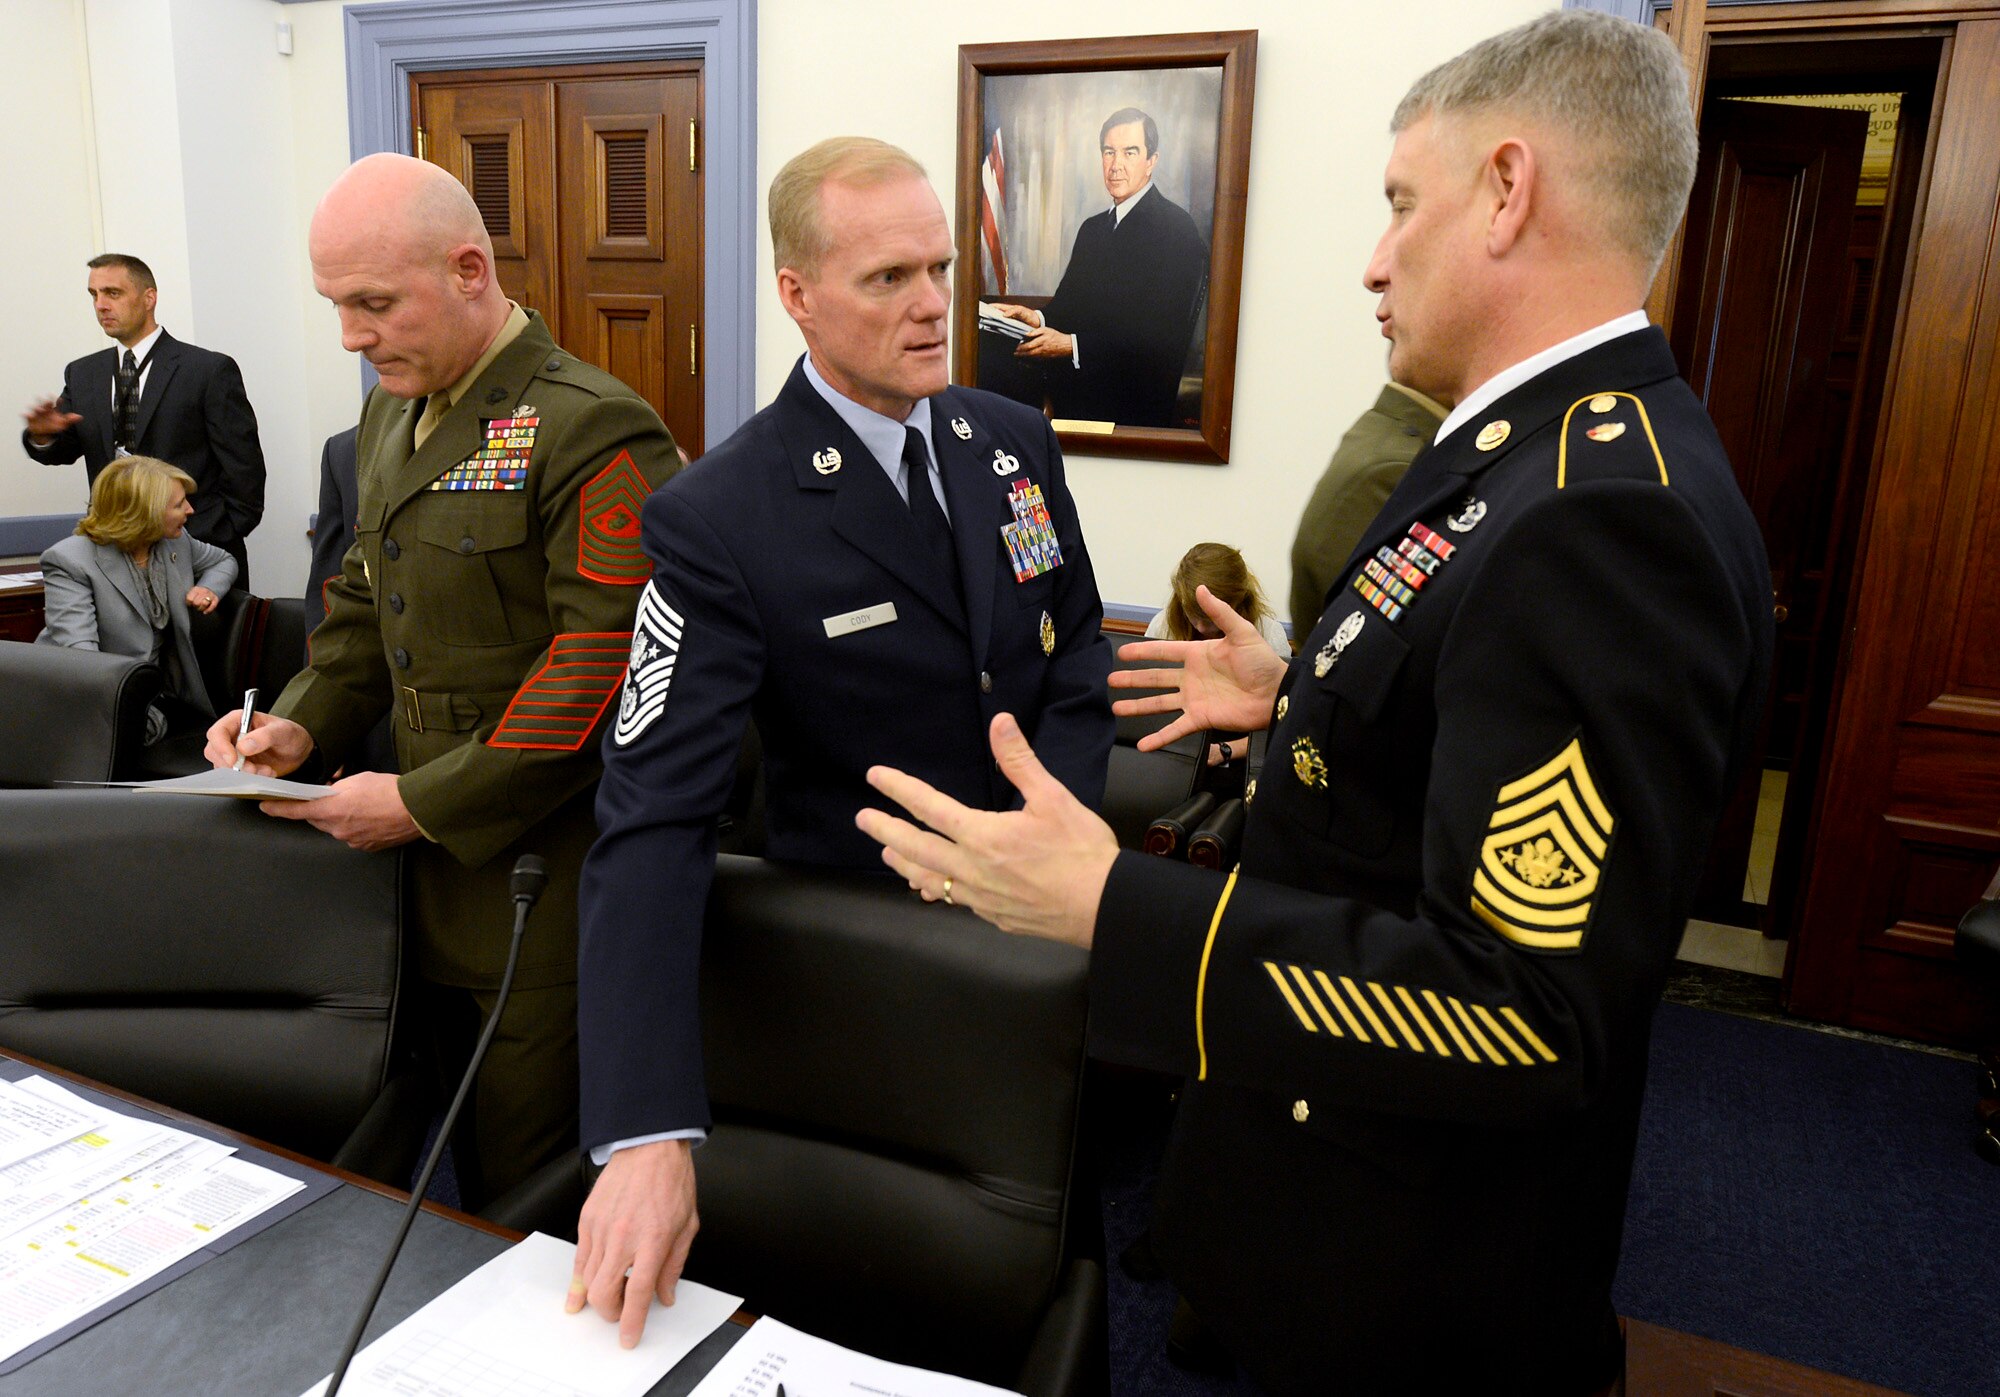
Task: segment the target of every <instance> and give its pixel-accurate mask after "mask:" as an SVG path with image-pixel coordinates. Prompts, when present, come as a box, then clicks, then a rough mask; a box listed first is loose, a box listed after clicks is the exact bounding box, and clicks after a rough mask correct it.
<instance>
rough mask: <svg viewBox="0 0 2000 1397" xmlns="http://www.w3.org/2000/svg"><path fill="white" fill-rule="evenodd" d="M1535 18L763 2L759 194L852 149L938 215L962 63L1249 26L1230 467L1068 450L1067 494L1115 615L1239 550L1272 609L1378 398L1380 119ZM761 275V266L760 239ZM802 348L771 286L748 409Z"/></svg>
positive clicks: (1424, 11)
mask: <svg viewBox="0 0 2000 1397" xmlns="http://www.w3.org/2000/svg"><path fill="white" fill-rule="evenodd" d="M1548 8H1550V5H1549V4H1548V3H1547V2H1546V0H1453V3H1450V4H1443V3H1438V2H1437V0H1431V3H1416V4H1382V3H1380V0H1261V2H1260V0H1097V3H1093V4H1088V5H1083V4H1078V3H1076V0H1012V3H1009V4H1006V5H995V6H983V5H982V6H975V5H957V4H937V5H912V4H904V3H896V2H895V0H877V2H876V3H869V4H862V3H847V4H827V3H824V0H762V3H761V5H760V6H759V10H758V15H759V18H758V47H759V58H760V71H759V73H758V79H757V92H758V108H759V110H758V133H757V146H758V165H759V169H758V186H759V188H760V189H761V188H763V187H764V186H765V185H767V184H768V183H769V181H770V178H771V176H772V175H773V174H775V173H776V172H777V170H778V167H779V166H780V165H782V164H783V163H784V161H785V160H786V159H787V158H789V157H790V156H792V155H794V154H796V153H797V152H799V151H800V150H803V149H804V148H805V147H806V146H808V145H811V144H812V143H813V142H814V141H817V140H820V139H822V138H824V137H827V136H832V135H839V134H842V133H845V132H853V133H859V134H864V135H870V136H879V137H881V138H882V139H884V140H888V141H893V142H895V143H896V144H897V145H900V146H902V147H904V148H905V149H907V150H908V151H909V152H910V153H911V154H913V155H915V156H916V157H917V158H918V159H919V160H921V161H923V163H924V164H925V166H926V167H927V168H928V169H929V170H930V172H931V179H932V181H933V182H934V183H935V184H936V185H937V186H938V189H939V191H940V193H941V194H943V196H944V202H945V207H946V209H947V210H949V209H950V208H951V204H952V197H951V189H952V185H953V181H954V180H955V178H956V150H957V145H956V142H957V109H958V108H957V104H958V78H957V60H958V45H960V44H974V43H995V42H1001V41H1009V40H1025V39H1067V38H1087V37H1094V36H1099V35H1116V34H1166V33H1181V32H1190V31H1207V30H1217V29H1255V30H1257V31H1258V35H1257V91H1256V98H1255V103H1254V109H1255V110H1254V120H1253V123H1252V127H1253V129H1252V144H1251V152H1250V197H1249V216H1248V221H1247V224H1246V226H1245V229H1244V249H1243V302H1242V318H1241V320H1240V321H1239V326H1238V328H1239V333H1238V337H1237V351H1236V420H1235V429H1234V442H1233V445H1232V449H1231V451H1230V463H1229V464H1228V465H1227V466H1220V467H1218V466H1202V465H1188V464H1180V463H1164V462H1151V461H1134V460H1129V459H1114V458H1109V457H1097V458H1091V457H1085V456H1083V455H1080V454H1079V455H1078V456H1076V457H1074V458H1072V460H1071V464H1070V468H1069V480H1070V489H1071V491H1072V493H1073V494H1074V495H1075V496H1076V503H1077V508H1078V510H1079V511H1080V512H1081V514H1082V516H1083V527H1084V537H1085V538H1086V540H1087V541H1088V542H1089V544H1090V551H1091V555H1092V557H1093V559H1094V560H1095V562H1096V566H1097V576H1098V584H1099V588H1100V590H1101V591H1102V592H1103V595H1104V598H1105V600H1106V601H1107V602H1123V603H1128V604H1133V603H1137V604H1147V605H1159V604H1163V603H1164V602H1165V600H1166V596H1167V577H1168V574H1169V573H1170V572H1171V571H1172V569H1173V565H1174V563H1175V562H1176V561H1178V560H1179V558H1180V555H1181V554H1182V553H1183V552H1184V551H1186V549H1187V547H1188V545H1190V544H1193V543H1198V542H1200V541H1202V540H1203V539H1215V540H1218V541H1220V542H1224V543H1231V544H1234V545H1236V546H1237V547H1239V548H1241V549H1242V550H1243V552H1244V554H1245V556H1246V557H1247V558H1248V559H1249V561H1250V566H1251V568H1252V570H1253V571H1255V572H1256V574H1257V575H1258V577H1259V579H1260V580H1261V581H1262V582H1263V583H1264V590H1265V592H1266V593H1267V594H1268V595H1269V596H1270V598H1271V600H1272V602H1273V604H1274V605H1276V606H1278V607H1279V608H1280V610H1281V611H1282V609H1283V608H1284V603H1285V596H1286V594H1287V592H1288V591H1289V589H1290V586H1291V562H1290V554H1291V542H1292V534H1293V531H1294V529H1295V528H1296V527H1297V524H1298V518H1299V512H1300V510H1301V509H1302V508H1303V507H1304V505H1305V500H1306V496H1307V494H1308V493H1309V492H1310V491H1311V489H1312V485H1313V482H1314V481H1316V480H1317V479H1318V478H1319V474H1320V472H1321V471H1322V470H1323V469H1324V468H1325V466H1326V460H1327V456H1328V455H1329V454H1330V453H1331V452H1332V450H1333V446H1334V443H1335V442H1336V441H1338V440H1339V438H1340V434H1341V433H1342V432H1343V431H1345V430H1346V429H1347V426H1348V424H1349V423H1351V422H1352V421H1353V420H1354V418H1355V417H1356V416H1358V415H1359V414H1360V413H1361V412H1362V411H1364V410H1365V409H1366V408H1367V407H1368V405H1369V404H1370V403H1371V402H1373V401H1374V399H1375V395H1376V393H1377V392H1378V391H1380V388H1381V385H1382V377H1383V353H1384V348H1385V345H1384V342H1383V340H1382V339H1381V338H1380V336H1379V334H1378V333H1377V328H1376V324H1375V319H1374V315H1373V310H1374V298H1373V297H1372V296H1370V295H1369V294H1368V293H1367V292H1366V291H1365V290H1364V289H1363V288H1362V286H1361V270H1362V267H1363V266H1364V265H1365V264H1366V262H1367V260H1368V254H1369V252H1370V250H1371V249H1372V248H1373V247H1374V245H1375V239H1376V238H1377V236H1379V234H1380V233H1381V230H1382V227H1383V224H1384V223H1385V221H1386V219H1387V211H1388V210H1387V205H1386V204H1385V203H1384V202H1383V199H1382V164H1383V161H1384V160H1385V159H1386V158H1387V156H1388V152H1389V137H1388V134H1387V133H1388V122H1389V113H1390V111H1391V109H1393V108H1394V106H1395V104H1396V100H1397V99H1398V98H1399V97H1401V96H1402V94H1403V92H1404V90H1405V89H1406V88H1407V87H1408V86H1409V85H1410V83H1411V81H1412V80H1414V79H1415V78H1416V77H1417V76H1418V75H1419V74H1420V73H1422V72H1423V71H1424V70H1425V69H1427V68H1429V67H1431V66H1432V65H1434V64H1437V63H1440V62H1442V61H1444V60H1445V59H1447V58H1449V57H1451V55H1452V54H1454V53H1456V52H1458V51H1459V50H1460V49H1462V48H1464V47H1466V46H1467V45H1468V44H1470V43H1472V42H1473V41H1475V40H1477V39H1480V38H1484V37H1485V36H1486V35H1488V34H1492V33H1496V32H1498V31H1499V30H1501V29H1505V28H1507V27H1509V26H1510V25H1514V24H1519V23H1521V22H1522V21H1524V20H1526V19H1529V18H1531V17H1532V16H1534V15H1535V14H1538V13H1540V12H1541V11H1543V10H1545V9H1548ZM758 259H759V265H760V266H769V265H770V238H769V234H768V232H760V237H759V248H758ZM799 349H800V341H799V337H798V332H797V331H796V330H795V329H794V328H793V327H792V324H791V322H790V321H789V320H787V319H786V318H785V314H784V312H783V311H782V310H781V309H780V308H779V306H778V304H777V301H776V298H775V297H774V296H773V295H771V294H770V293H769V291H768V290H767V291H766V292H765V294H763V295H762V296H760V297H759V301H758V307H757V391H758V401H760V402H762V401H765V400H767V399H769V398H770V397H771V395H772V394H774V393H775V392H776V391H777V390H778V388H779V387H780V385H781V384H782V383H783V382H784V377H785V375H786V374H787V373H789V372H790V370H791V365H792V361H793V359H794V358H795V357H796V355H797V354H798V352H799Z"/></svg>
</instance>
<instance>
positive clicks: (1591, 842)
mask: <svg viewBox="0 0 2000 1397" xmlns="http://www.w3.org/2000/svg"><path fill="white" fill-rule="evenodd" d="M1616 828H1617V820H1616V819H1615V818H1614V817H1613V815H1612V813H1611V809H1610V807H1609V806H1607V805H1606V804H1605V803H1604V799H1603V797H1602V796H1600V795H1599V794H1598V793H1597V782H1596V781H1595V780H1594V779H1592V777H1591V774H1590V766H1589V764H1588V763H1587V762H1586V761H1585V760H1584V755H1583V740H1582V739H1581V738H1571V739H1570V741H1569V744H1568V745H1567V746H1565V747H1564V748H1563V749H1562V750H1561V751H1560V752H1558V753H1556V755H1555V756H1553V757H1551V758H1549V759H1548V760H1547V761H1545V762H1543V763H1542V764H1541V765H1540V766H1537V767H1536V768H1535V769H1534V770H1533V771H1530V772H1528V773H1527V774H1526V775H1525V776H1522V777H1520V778H1519V779H1517V780H1513V781H1509V782H1507V783H1506V784H1505V785H1503V786H1501V787H1500V790H1499V792H1498V793H1497V795H1496V796H1495V798H1494V803H1493V813H1492V814H1491V815H1490V816H1489V817H1488V818H1487V822H1486V838H1485V840H1484V842H1483V843H1482V844H1481V845H1480V850H1479V862H1478V865H1477V866H1476V867H1475V868H1474V869H1473V870H1472V895H1471V902H1472V911H1473V914H1474V915H1475V916H1477V917H1478V918H1479V919H1480V920H1481V921H1482V922H1485V923H1486V925H1488V926H1490V927H1492V928H1493V930H1494V931H1496V932H1498V933H1499V934H1500V935H1501V936H1503V937H1505V938H1506V939H1507V940H1509V941H1512V942H1513V943H1514V944H1515V945H1517V946H1523V947H1526V948H1527V949H1529V950H1535V951H1577V950H1581V949H1582V948H1583V936H1584V933H1585V932H1586V931H1588V930H1589V929H1590V917H1591V911H1592V909H1593V908H1594V907H1595V906H1596V899H1597V882H1598V877H1599V875H1600V874H1601V872H1602V871H1603V867H1604V859H1605V855H1606V853H1607V851H1608V850H1609V849H1610V847H1611V835H1612V832H1613V831H1614V830H1615V829H1616Z"/></svg>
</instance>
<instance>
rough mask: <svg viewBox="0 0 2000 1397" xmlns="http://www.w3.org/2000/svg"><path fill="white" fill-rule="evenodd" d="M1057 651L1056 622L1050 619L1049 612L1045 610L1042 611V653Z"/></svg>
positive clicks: (1049, 653) (1051, 653)
mask: <svg viewBox="0 0 2000 1397" xmlns="http://www.w3.org/2000/svg"><path fill="white" fill-rule="evenodd" d="M1055 652H1056V623H1055V622H1054V621H1052V620H1050V619H1049V613H1048V612H1046V611H1044V612H1043V613H1042V653H1043V654H1044V655H1053V654H1055Z"/></svg>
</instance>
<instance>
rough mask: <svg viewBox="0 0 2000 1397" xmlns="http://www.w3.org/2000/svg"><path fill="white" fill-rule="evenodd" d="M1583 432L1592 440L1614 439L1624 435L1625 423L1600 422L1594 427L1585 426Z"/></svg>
mask: <svg viewBox="0 0 2000 1397" xmlns="http://www.w3.org/2000/svg"><path fill="white" fill-rule="evenodd" d="M1583 434H1584V435H1585V436H1587V437H1589V438H1590V439H1591V440H1592V441H1616V440H1618V438H1620V437H1622V436H1624V435H1625V424H1624V423H1623V422H1600V423H1598V424H1597V425H1596V426H1595V427H1587V428H1585V429H1584V433H1583Z"/></svg>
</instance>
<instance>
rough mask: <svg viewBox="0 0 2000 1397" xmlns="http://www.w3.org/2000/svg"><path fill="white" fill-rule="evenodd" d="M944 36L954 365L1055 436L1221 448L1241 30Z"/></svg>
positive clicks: (1235, 253) (1248, 37) (1244, 123)
mask: <svg viewBox="0 0 2000 1397" xmlns="http://www.w3.org/2000/svg"><path fill="white" fill-rule="evenodd" d="M958 55H959V61H958V69H959V87H958V192H957V193H958V197H957V227H958V269H959V270H958V275H957V277H956V286H957V292H956V297H955V301H954V305H953V317H952V330H953V365H952V367H953V377H954V378H955V379H956V380H957V381H958V382H960V383H962V384H968V385H971V386H973V387H978V388H984V389H987V390H988V391H991V392H996V393H1001V394H1004V395H1006V396H1007V397H1010V398H1014V399H1016V400H1018V401H1020V402H1024V403H1028V404H1030V405H1032V406H1034V407H1037V408H1040V409H1042V410H1043V411H1044V412H1046V413H1048V415H1049V416H1050V418H1051V419H1053V423H1054V426H1055V429H1056V433H1057V436H1058V437H1059V439H1060V440H1061V441H1062V444H1063V447H1064V449H1065V450H1075V451H1083V452H1090V453H1098V454H1109V455H1125V456H1151V457H1165V458H1168V459H1175V460H1188V461H1208V462H1216V463H1222V462H1226V461H1228V459H1229V433H1230V419H1231V414H1232V409H1233V404H1234V399H1235V379H1236V315H1237V304H1238V296H1239V289H1240V283H1241V278H1242V270H1243V215H1244V201H1245V191H1246V189H1247V188H1248V182H1249V174H1250V103H1251V94H1252V91H1253V88H1254V86H1255V75H1256V61H1257V34H1256V31H1255V30H1239V31H1235V32H1232V33H1220V34H1155V35H1148V36H1144V37H1139V38H1121V39H1073V40H1057V41H1053V42H1044V43H1020V44H969V45H965V46H963V47H961V48H960V49H959V51H958Z"/></svg>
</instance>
